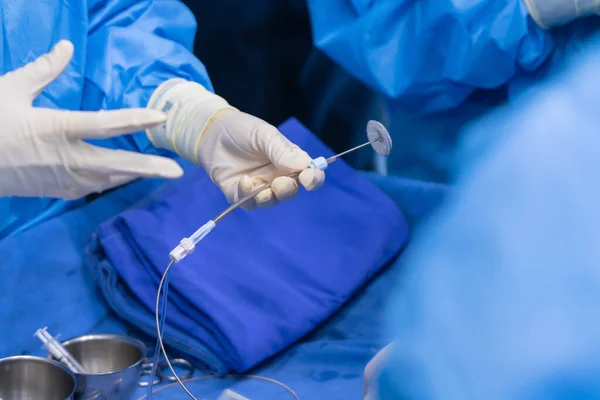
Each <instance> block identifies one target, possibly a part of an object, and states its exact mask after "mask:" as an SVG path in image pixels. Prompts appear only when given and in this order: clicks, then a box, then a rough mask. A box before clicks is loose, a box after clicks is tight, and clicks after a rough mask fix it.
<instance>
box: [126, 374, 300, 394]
mask: <svg viewBox="0 0 600 400" xmlns="http://www.w3.org/2000/svg"><path fill="white" fill-rule="evenodd" d="M227 377H232V378H249V379H258V380H261V381H265V382H269V383H273V384H275V385H277V386H279V387H281V388H282V389H284V390H287V391H288V393H289V394H290V395H291V396H292V397H294V400H300V397H298V395H297V394H296V392H294V391H293V390H292V388H290V387H289V386H287V385H286V384H285V383H283V382H279V381H278V380H276V379H272V378H268V377H266V376H260V375H235V374H231V375H227ZM209 379H218V376H216V375H204V376H195V377H193V378H187V379H184V380H183V381H182V382H188V383H189V382H197V381H206V380H209ZM175 385H179V383H177V382H171V383H169V384H167V385H164V386H161V387H159V388H158V389H156V390H155V391H154V392H153V394H156V393H160V392H162V391H164V390H167V389H170V388H172V387H173V386H175ZM148 398H149V397H148V396H147V395H144V396H141V397H139V398H138V399H137V400H145V399H148Z"/></svg>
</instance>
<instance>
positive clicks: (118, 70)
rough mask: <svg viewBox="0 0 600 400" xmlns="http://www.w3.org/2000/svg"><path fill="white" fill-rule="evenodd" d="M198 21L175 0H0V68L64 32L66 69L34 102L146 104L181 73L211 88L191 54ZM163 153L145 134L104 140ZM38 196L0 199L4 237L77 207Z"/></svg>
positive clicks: (90, 106)
mask: <svg viewBox="0 0 600 400" xmlns="http://www.w3.org/2000/svg"><path fill="white" fill-rule="evenodd" d="M195 30H196V20H195V19H194V16H193V14H192V13H191V12H190V11H189V10H188V9H187V8H186V7H185V6H184V5H183V4H182V3H181V2H179V1H178V0H36V1H30V0H0V38H1V40H0V53H1V54H2V58H1V62H0V73H2V74H4V73H6V72H9V71H11V70H13V69H16V68H19V67H22V66H23V65H25V64H27V63H28V62H30V61H33V60H35V59H36V58H37V57H38V56H40V55H42V54H44V53H46V52H48V51H49V50H50V49H51V47H52V46H53V45H54V44H56V43H57V42H58V41H59V40H61V39H68V40H70V41H72V42H73V44H74V46H75V53H74V56H73V59H72V61H71V63H70V64H69V66H68V68H67V69H66V71H65V72H64V73H63V74H62V75H61V76H60V77H59V78H58V79H57V80H56V81H55V82H53V83H52V84H50V86H49V87H48V88H47V89H46V90H45V91H44V92H43V93H42V94H41V95H40V97H39V98H38V99H37V100H36V101H35V102H34V105H35V106H40V107H51V108H61V109H68V110H92V111H93V110H100V109H116V108H121V107H138V106H141V107H144V106H145V105H146V103H147V101H148V99H149V98H150V95H151V94H152V92H153V90H154V89H155V88H156V87H157V86H158V85H159V84H160V83H161V82H163V81H165V80H167V79H170V78H173V77H181V78H185V79H189V80H194V81H197V82H199V83H201V84H202V85H204V86H205V87H207V88H209V89H211V90H212V86H211V83H210V81H209V78H208V76H207V73H206V70H205V68H204V66H203V64H202V63H201V62H200V61H198V59H196V58H195V57H194V55H193V54H192V52H191V51H192V46H193V40H194V35H195ZM100 144H101V145H103V146H106V147H110V148H120V149H125V150H131V151H140V152H146V153H158V152H159V150H158V149H156V148H154V147H153V146H152V145H151V144H150V142H149V141H148V140H147V138H146V136H145V134H143V133H138V134H135V135H130V136H123V137H119V138H114V139H109V140H104V141H102V142H101V143H100ZM84 201H85V199H82V200H78V201H73V202H65V201H62V200H53V199H40V198H1V199H0V238H2V237H6V236H7V235H9V234H11V233H13V232H16V231H19V230H23V229H27V228H28V227H31V226H33V225H35V224H37V223H39V222H41V221H43V220H46V219H48V218H51V217H52V216H54V215H57V214H60V213H62V212H64V211H65V210H67V209H69V208H73V207H77V206H78V205H80V204H81V203H82V202H84Z"/></svg>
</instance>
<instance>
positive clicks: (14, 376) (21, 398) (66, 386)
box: [0, 356, 77, 400]
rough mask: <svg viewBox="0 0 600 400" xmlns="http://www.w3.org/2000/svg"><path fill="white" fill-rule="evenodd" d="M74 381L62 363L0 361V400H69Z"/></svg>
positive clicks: (18, 359) (19, 359) (21, 358)
mask: <svg viewBox="0 0 600 400" xmlns="http://www.w3.org/2000/svg"><path fill="white" fill-rule="evenodd" d="M76 386H77V381H76V378H75V375H74V374H73V373H72V372H71V371H69V370H68V369H67V368H66V367H65V366H63V365H62V364H60V363H58V362H55V361H52V360H47V359H45V358H40V357H32V356H16V357H8V358H3V359H1V360H0V398H1V399H3V400H32V399H44V400H66V399H67V400H71V399H73V398H74V393H75V388H76Z"/></svg>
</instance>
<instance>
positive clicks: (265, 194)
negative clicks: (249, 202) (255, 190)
mask: <svg viewBox="0 0 600 400" xmlns="http://www.w3.org/2000/svg"><path fill="white" fill-rule="evenodd" d="M272 198H273V191H272V190H271V189H265V190H263V191H262V192H260V193H259V194H257V195H256V197H255V198H254V199H255V200H256V203H257V204H258V205H259V206H260V204H261V203H266V202H268V201H270V200H271V199H272Z"/></svg>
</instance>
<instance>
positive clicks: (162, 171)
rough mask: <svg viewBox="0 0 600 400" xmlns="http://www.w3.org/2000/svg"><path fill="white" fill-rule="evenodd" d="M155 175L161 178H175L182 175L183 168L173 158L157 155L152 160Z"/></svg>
mask: <svg viewBox="0 0 600 400" xmlns="http://www.w3.org/2000/svg"><path fill="white" fill-rule="evenodd" d="M154 164H155V167H156V171H157V175H158V176H160V177H161V178H167V179H176V178H181V176H183V168H181V166H180V165H179V164H177V163H176V162H175V161H173V160H169V159H167V158H162V157H159V158H157V159H156V161H154Z"/></svg>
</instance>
